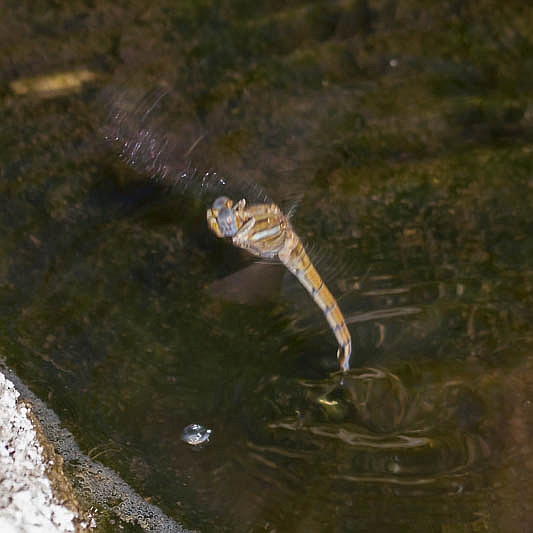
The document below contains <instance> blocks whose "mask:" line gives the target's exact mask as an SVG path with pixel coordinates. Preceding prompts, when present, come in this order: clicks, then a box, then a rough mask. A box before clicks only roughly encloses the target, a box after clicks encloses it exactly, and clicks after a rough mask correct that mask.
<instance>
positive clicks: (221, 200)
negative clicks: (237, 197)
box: [213, 196, 233, 211]
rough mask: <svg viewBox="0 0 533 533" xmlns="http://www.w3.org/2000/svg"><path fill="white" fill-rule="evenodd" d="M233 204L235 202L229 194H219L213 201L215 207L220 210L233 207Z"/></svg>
mask: <svg viewBox="0 0 533 533" xmlns="http://www.w3.org/2000/svg"><path fill="white" fill-rule="evenodd" d="M232 205H233V202H232V201H231V200H230V199H229V198H228V197H227V196H219V197H218V198H217V199H216V200H215V201H214V202H213V209H215V210H217V211H218V210H220V209H224V207H231V206H232Z"/></svg>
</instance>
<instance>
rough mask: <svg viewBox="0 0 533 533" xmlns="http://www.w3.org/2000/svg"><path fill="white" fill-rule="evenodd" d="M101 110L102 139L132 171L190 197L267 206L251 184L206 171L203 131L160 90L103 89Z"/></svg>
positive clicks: (172, 97) (265, 197)
mask: <svg viewBox="0 0 533 533" xmlns="http://www.w3.org/2000/svg"><path fill="white" fill-rule="evenodd" d="M100 100H101V101H102V103H103V107H104V108H105V110H106V118H105V120H104V124H103V126H102V127H101V131H102V134H103V136H104V138H105V139H106V140H107V141H108V142H109V143H110V144H111V145H112V146H113V147H114V148H115V149H116V150H117V152H118V154H119V157H120V158H121V159H122V160H124V161H125V162H126V163H127V164H128V165H130V166H131V167H133V168H134V169H135V170H136V171H137V172H139V173H141V174H145V175H147V176H148V177H149V178H150V179H151V180H153V181H155V182H156V183H159V184H161V185H163V186H167V187H170V188H171V189H175V190H177V191H178V192H181V193H184V194H190V195H191V196H203V195H206V194H207V195H208V196H209V197H211V198H214V197H216V196H220V195H225V196H228V197H230V198H235V199H240V198H246V199H247V200H248V201H249V202H250V201H252V202H260V203H268V202H270V199H269V198H268V195H267V194H266V193H265V192H264V191H263V190H262V189H261V188H260V187H259V186H258V185H257V184H255V183H252V182H251V181H247V180H244V179H242V178H237V177H232V178H231V179H228V178H226V177H225V176H222V175H220V174H218V173H217V172H214V171H211V170H209V169H207V168H206V162H205V161H202V162H201V163H200V164H195V162H200V160H201V159H202V157H201V154H202V144H203V143H204V142H205V140H206V138H207V137H208V131H207V130H206V129H205V128H204V127H203V126H202V125H201V124H200V122H199V121H198V119H197V118H196V117H194V116H192V115H191V114H190V113H187V110H185V109H183V108H184V107H186V104H185V102H183V101H182V100H180V99H179V96H177V95H175V94H171V93H170V92H169V91H167V90H165V89H155V90H152V91H149V92H139V91H132V90H125V89H117V88H107V89H106V90H104V91H103V92H102V94H101V96H100Z"/></svg>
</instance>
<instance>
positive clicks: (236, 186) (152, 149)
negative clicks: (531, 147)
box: [102, 91, 352, 372]
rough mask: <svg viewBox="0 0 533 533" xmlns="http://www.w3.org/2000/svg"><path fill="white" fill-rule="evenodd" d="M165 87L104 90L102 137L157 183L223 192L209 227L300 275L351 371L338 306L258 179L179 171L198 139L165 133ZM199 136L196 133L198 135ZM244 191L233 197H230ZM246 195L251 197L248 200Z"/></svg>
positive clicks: (349, 345) (201, 191)
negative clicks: (189, 141)
mask: <svg viewBox="0 0 533 533" xmlns="http://www.w3.org/2000/svg"><path fill="white" fill-rule="evenodd" d="M164 97H165V92H164V91H154V92H151V93H147V94H145V95H144V96H142V97H141V98H140V99H135V98H130V97H129V96H128V95H127V94H125V93H123V92H121V93H119V94H118V95H114V96H113V95H111V97H110V93H109V92H105V93H104V98H105V100H106V102H105V106H106V108H107V109H108V117H107V120H106V122H105V124H104V127H103V128H102V130H103V133H104V137H105V138H106V139H107V140H108V141H109V142H111V143H112V144H114V145H118V146H119V149H120V156H121V158H122V159H124V160H126V161H127V163H128V164H130V165H131V166H133V167H134V168H137V169H138V170H142V171H145V172H148V173H149V175H150V177H151V178H153V179H154V180H155V181H156V182H158V183H162V184H166V185H170V186H172V187H175V188H177V189H179V190H181V191H182V192H184V193H192V194H195V195H198V194H204V193H210V194H214V193H215V194H216V195H217V196H218V194H219V193H221V192H223V193H224V195H223V196H218V197H217V198H216V199H215V201H214V202H213V204H212V206H211V208H209V209H208V210H207V223H208V227H209V229H210V230H211V231H212V232H213V233H214V234H215V235H217V236H218V237H220V238H231V240H232V243H233V245H234V246H236V247H238V248H241V249H243V250H246V251H248V252H249V253H251V254H252V255H254V256H256V257H258V258H260V259H266V260H279V261H280V262H281V263H283V265H285V267H286V268H287V269H288V270H289V271H290V272H291V273H292V274H293V275H294V276H295V277H296V278H297V279H298V281H299V282H300V283H301V285H302V286H303V287H304V288H305V289H306V291H307V292H308V293H309V294H310V295H311V297H312V298H313V300H314V301H315V303H316V304H317V305H318V307H319V308H320V309H321V311H322V312H323V314H324V316H325V318H326V320H327V322H328V324H329V326H330V328H331V330H332V331H333V334H334V335H335V338H336V340H337V342H338V345H339V348H338V351H337V359H338V361H339V366H340V369H341V370H342V371H344V372H346V371H347V370H349V365H350V356H351V351H352V341H351V336H350V332H349V330H348V327H347V326H346V321H345V319H344V316H343V314H342V312H341V310H340V308H339V305H338V303H337V301H336V300H335V298H334V297H333V295H332V294H331V292H330V291H329V289H328V287H327V286H326V284H325V283H324V281H323V280H322V278H321V277H320V275H319V273H318V272H317V270H316V268H315V267H314V265H313V263H312V261H311V260H310V259H309V256H308V254H307V252H306V250H305V248H304V246H303V244H302V241H301V240H300V238H299V237H298V235H297V234H296V232H295V231H294V229H293V227H292V225H291V223H290V220H289V216H287V215H285V214H284V213H283V212H282V210H281V209H280V208H279V207H278V206H277V204H275V203H272V202H271V201H270V199H269V197H268V195H267V194H266V193H264V192H263V190H262V189H261V187H259V185H258V184H256V183H251V182H250V181H249V180H245V179H237V178H234V179H231V180H228V179H226V178H223V177H221V176H219V175H218V174H217V173H216V172H203V173H202V172H199V171H197V170H196V169H191V168H190V167H189V168H187V167H186V170H182V169H183V167H184V165H183V161H184V159H186V156H187V155H188V153H189V152H190V151H192V149H194V147H195V146H196V144H197V141H195V143H193V145H192V146H191V148H189V150H187V151H186V152H185V157H184V156H183V155H181V152H183V143H182V139H181V138H179V137H176V136H175V135H174V136H173V135H171V134H169V133H167V132H166V127H164V126H163V125H162V122H161V119H160V115H158V114H157V113H154V109H156V108H157V106H158V105H159V104H161V102H162V101H163V100H164ZM201 138H202V136H200V137H198V139H201ZM237 194H238V195H244V197H243V198H241V199H240V200H239V201H237V202H233V201H232V200H231V199H230V198H229V196H231V195H237ZM246 198H248V199H250V198H252V199H253V200H252V201H253V202H257V203H250V205H248V204H247V200H246Z"/></svg>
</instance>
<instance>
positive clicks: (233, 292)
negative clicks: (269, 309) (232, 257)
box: [208, 263, 287, 305]
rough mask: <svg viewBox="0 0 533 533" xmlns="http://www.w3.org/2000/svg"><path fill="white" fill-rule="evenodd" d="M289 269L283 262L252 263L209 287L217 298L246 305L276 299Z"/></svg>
mask: <svg viewBox="0 0 533 533" xmlns="http://www.w3.org/2000/svg"><path fill="white" fill-rule="evenodd" d="M286 275H287V270H286V269H285V267H284V266H283V265H282V264H281V263H252V264H251V265H250V266H247V267H245V268H243V269H241V270H238V271H237V272H234V273H233V274H230V275H229V276H226V277H224V278H221V279H219V280H216V281H214V282H213V283H211V284H210V285H209V287H208V290H209V292H210V293H211V295H212V296H213V297H215V298H220V299H222V300H228V301H231V302H236V303H240V304H246V305H259V304H261V303H264V302H271V301H276V300H277V299H278V298H279V296H280V292H281V287H282V284H283V279H284V277H286Z"/></svg>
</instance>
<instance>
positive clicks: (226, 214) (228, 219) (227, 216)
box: [217, 207, 237, 237]
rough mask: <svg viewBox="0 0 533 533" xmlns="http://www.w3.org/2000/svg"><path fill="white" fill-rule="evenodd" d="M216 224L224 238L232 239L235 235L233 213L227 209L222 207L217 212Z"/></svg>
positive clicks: (235, 227)
mask: <svg viewBox="0 0 533 533" xmlns="http://www.w3.org/2000/svg"><path fill="white" fill-rule="evenodd" d="M217 223H218V227H219V229H220V232H221V233H222V235H223V236H224V237H233V235H235V233H237V220H236V219H235V213H234V212H233V211H232V210H231V209H230V208H229V207H224V208H223V209H221V210H220V211H219V212H218V215H217Z"/></svg>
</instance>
